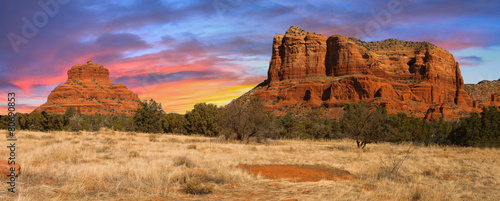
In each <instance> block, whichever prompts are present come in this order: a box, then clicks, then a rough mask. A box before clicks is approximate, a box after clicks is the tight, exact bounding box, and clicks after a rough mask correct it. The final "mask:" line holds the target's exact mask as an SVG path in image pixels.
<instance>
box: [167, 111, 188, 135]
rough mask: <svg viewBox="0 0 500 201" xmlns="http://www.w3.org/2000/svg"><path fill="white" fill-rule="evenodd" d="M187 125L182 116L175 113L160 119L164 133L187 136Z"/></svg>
mask: <svg viewBox="0 0 500 201" xmlns="http://www.w3.org/2000/svg"><path fill="white" fill-rule="evenodd" d="M188 123H189V122H188V121H187V119H186V117H184V115H181V114H177V113H170V114H167V115H165V116H164V117H163V118H162V127H163V131H164V132H165V133H178V134H187V133H188V131H187V129H186V127H187V126H188Z"/></svg>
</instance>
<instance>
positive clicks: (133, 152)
mask: <svg viewBox="0 0 500 201" xmlns="http://www.w3.org/2000/svg"><path fill="white" fill-rule="evenodd" d="M128 157H129V158H136V157H139V152H137V151H131V152H129V153H128Z"/></svg>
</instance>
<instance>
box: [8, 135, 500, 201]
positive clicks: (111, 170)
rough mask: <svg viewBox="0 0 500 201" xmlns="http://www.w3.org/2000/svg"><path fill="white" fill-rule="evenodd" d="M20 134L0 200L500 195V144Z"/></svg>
mask: <svg viewBox="0 0 500 201" xmlns="http://www.w3.org/2000/svg"><path fill="white" fill-rule="evenodd" d="M2 132H3V133H6V131H2ZM17 136H18V142H17V153H16V154H17V157H16V162H17V163H19V164H21V166H22V169H21V174H20V175H19V177H18V178H17V183H16V190H17V193H16V194H12V193H9V192H8V191H7V189H8V184H6V181H7V180H6V179H5V178H2V184H1V187H2V188H3V190H1V189H0V200H500V151H499V150H498V149H490V148H485V149H479V148H462V147H444V146H429V147H424V146H414V145H411V144H389V143H378V144H368V145H367V147H366V148H365V149H363V150H361V149H357V148H356V145H355V142H354V141H351V140H332V141H299V140H275V141H269V142H266V143H263V144H256V143H255V144H252V143H251V144H241V143H238V142H225V141H223V140H220V139H218V138H207V137H196V136H182V135H169V134H157V135H150V134H141V133H130V132H129V133H127V132H115V131H110V130H101V131H98V132H73V133H72V132H48V133H47V132H29V131H18V132H17ZM7 145H8V144H7V141H6V140H2V146H1V147H2V148H0V157H2V158H3V159H7V158H8V154H9V150H8V148H7V147H6V146H7ZM252 165H261V166H252ZM262 165H270V166H262ZM285 165H288V166H285ZM307 165H309V166H307ZM252 167H254V169H252ZM266 168H267V169H266ZM280 168H281V169H280ZM292 168H302V169H297V170H296V172H293V169H292ZM290 171H292V172H290ZM254 173H255V174H254ZM259 173H260V174H259ZM256 174H257V175H256ZM195 193H198V194H195ZM203 193H207V194H203Z"/></svg>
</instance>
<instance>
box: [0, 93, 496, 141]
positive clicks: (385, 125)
mask: <svg viewBox="0 0 500 201" xmlns="http://www.w3.org/2000/svg"><path fill="white" fill-rule="evenodd" d="M0 118H1V121H0V128H4V129H6V128H7V124H8V116H6V115H2V116H0ZM102 127H105V128H109V129H112V130H116V131H130V132H144V133H175V134H185V135H191V134H201V135H204V136H209V137H223V138H225V139H227V140H240V141H243V142H249V141H257V142H259V141H263V140H265V139H268V138H271V139H340V138H352V139H354V140H356V143H357V146H358V147H360V148H364V147H365V146H366V144H369V143H375V142H394V143H400V142H413V143H416V144H423V145H431V144H440V145H458V146H477V147H500V111H499V108H497V107H488V108H484V109H483V112H481V113H471V114H470V115H469V117H465V118H461V119H460V120H459V121H445V120H443V119H442V118H440V119H437V120H431V121H427V120H421V119H418V118H414V117H411V116H407V115H406V114H404V113H398V114H388V113H387V111H386V110H385V108H382V107H377V108H370V107H367V105H366V104H365V103H354V104H348V105H346V106H345V107H344V115H343V117H342V118H341V119H339V120H335V119H325V118H319V117H317V116H315V115H307V116H295V115H293V114H292V113H288V114H286V115H283V116H278V117H275V116H273V115H270V113H269V112H266V111H264V104H263V102H262V100H260V99H257V98H251V99H249V100H246V101H242V100H239V101H233V102H232V103H231V104H229V105H227V106H225V107H217V106H216V105H214V104H207V103H198V104H196V105H195V106H194V108H193V109H192V110H191V111H188V112H186V114H184V115H182V114H177V113H170V114H166V113H165V112H164V111H163V109H162V106H161V104H160V103H157V102H155V101H154V100H153V99H151V100H149V101H144V102H141V107H140V108H139V109H137V110H136V111H135V114H134V115H133V116H127V115H121V116H117V115H99V114H96V115H85V114H82V113H81V112H80V111H79V110H76V109H74V108H68V109H67V111H66V112H65V114H49V113H46V112H42V113H31V114H23V113H17V115H16V128H17V129H21V130H34V131H51V130H56V131H61V130H67V131H79V130H86V131H97V130H99V129H100V128H102Z"/></svg>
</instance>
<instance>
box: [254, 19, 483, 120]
mask: <svg viewBox="0 0 500 201" xmlns="http://www.w3.org/2000/svg"><path fill="white" fill-rule="evenodd" d="M249 95H251V96H254V97H259V98H262V99H264V100H267V102H266V108H267V109H268V110H273V111H275V112H278V113H279V112H287V111H294V110H302V109H301V108H306V107H304V106H308V108H314V107H320V106H321V107H324V108H325V107H326V108H328V110H331V111H334V112H331V114H332V115H334V116H335V115H336V114H338V113H339V112H340V113H341V110H342V109H341V108H342V106H343V105H344V104H346V103H353V102H358V101H363V102H368V103H369V104H370V105H372V106H375V105H382V106H384V107H386V108H387V110H388V111H389V112H390V113H397V112H405V113H407V114H409V115H412V116H415V117H419V118H428V119H433V118H438V117H444V118H446V119H457V118H459V117H461V116H463V115H465V114H466V113H469V112H471V111H473V110H475V109H474V108H473V101H472V99H471V98H470V97H469V95H468V94H467V92H465V91H464V82H463V78H462V75H461V73H460V68H459V65H458V63H457V62H456V61H455V59H454V57H453V55H452V54H451V53H449V52H448V51H446V50H443V49H441V48H438V47H436V46H435V45H433V44H430V43H428V42H407V41H400V40H396V39H387V40H384V41H380V42H363V41H360V40H358V39H355V38H348V37H344V36H340V35H333V36H330V37H325V36H321V35H318V34H315V33H310V32H307V31H304V30H302V29H300V28H298V27H294V26H292V27H290V28H289V29H288V30H287V31H286V33H285V35H284V36H283V35H280V34H277V35H276V36H275V37H274V40H273V50H272V57H271V61H270V64H269V71H268V79H267V80H266V81H265V82H264V83H263V84H261V85H259V86H258V87H256V88H255V89H254V90H252V91H251V92H250V93H249ZM335 111H336V112H335ZM337 116H338V115H337Z"/></svg>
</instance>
